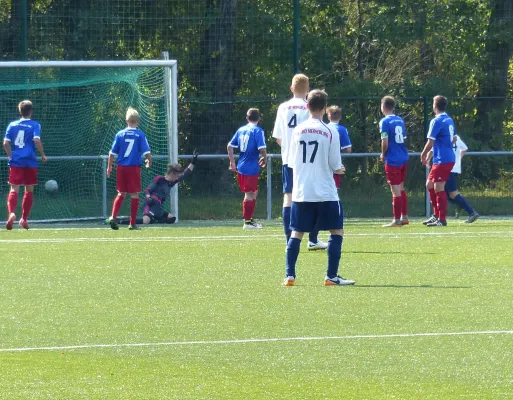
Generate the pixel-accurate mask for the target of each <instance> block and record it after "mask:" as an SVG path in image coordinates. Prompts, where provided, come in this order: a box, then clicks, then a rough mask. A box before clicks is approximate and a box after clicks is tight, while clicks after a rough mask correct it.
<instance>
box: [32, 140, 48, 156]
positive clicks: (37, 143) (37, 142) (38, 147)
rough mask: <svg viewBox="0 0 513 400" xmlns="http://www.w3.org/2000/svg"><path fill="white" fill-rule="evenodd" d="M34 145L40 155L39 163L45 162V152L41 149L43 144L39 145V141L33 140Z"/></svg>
mask: <svg viewBox="0 0 513 400" xmlns="http://www.w3.org/2000/svg"><path fill="white" fill-rule="evenodd" d="M34 144H35V145H36V148H37V151H39V154H41V161H43V162H46V160H48V158H47V157H46V154H45V151H44V149H43V143H41V139H39V138H37V137H36V138H34Z"/></svg>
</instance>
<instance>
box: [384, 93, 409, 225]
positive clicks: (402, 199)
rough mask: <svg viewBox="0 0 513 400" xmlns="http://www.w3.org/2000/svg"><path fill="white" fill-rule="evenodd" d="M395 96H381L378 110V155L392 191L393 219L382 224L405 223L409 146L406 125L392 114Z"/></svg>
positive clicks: (406, 218)
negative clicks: (379, 151) (406, 142)
mask: <svg viewBox="0 0 513 400" xmlns="http://www.w3.org/2000/svg"><path fill="white" fill-rule="evenodd" d="M394 109H395V99H394V98H393V97H392V96H385V97H383V98H382V99H381V112H382V113H383V115H384V118H382V119H381V121H379V131H380V134H381V155H380V157H379V158H380V159H381V161H383V162H384V163H385V174H386V177H387V182H388V184H389V185H390V190H391V192H392V210H393V214H394V219H393V221H392V222H391V223H390V224H386V225H383V227H398V226H403V225H408V195H407V194H406V191H405V190H404V181H405V179H406V171H407V170H408V150H407V149H406V146H405V144H404V139H406V126H405V125H404V121H403V119H402V118H401V117H398V116H397V115H395V114H394Z"/></svg>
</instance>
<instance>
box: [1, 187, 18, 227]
mask: <svg viewBox="0 0 513 400" xmlns="http://www.w3.org/2000/svg"><path fill="white" fill-rule="evenodd" d="M19 192H20V185H11V190H10V191H9V195H8V196H7V222H6V223H5V229H7V230H8V231H10V230H11V229H12V228H13V226H14V221H15V220H16V206H17V205H18V193H19Z"/></svg>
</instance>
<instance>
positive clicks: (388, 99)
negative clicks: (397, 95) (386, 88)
mask: <svg viewBox="0 0 513 400" xmlns="http://www.w3.org/2000/svg"><path fill="white" fill-rule="evenodd" d="M381 105H382V106H383V108H384V109H385V110H388V111H392V110H393V109H394V108H395V99H394V98H393V97H392V96H385V97H383V98H382V99H381Z"/></svg>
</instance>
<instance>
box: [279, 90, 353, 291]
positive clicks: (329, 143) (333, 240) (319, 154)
mask: <svg viewBox="0 0 513 400" xmlns="http://www.w3.org/2000/svg"><path fill="white" fill-rule="evenodd" d="M327 100H328V95H327V94H326V93H325V92H323V91H322V90H313V91H311V92H310V93H309V94H308V97H307V104H308V110H309V113H310V118H309V119H308V120H307V121H305V122H303V123H302V124H300V125H298V126H297V127H296V128H295V129H294V131H293V132H292V137H291V146H290V149H289V151H290V153H289V157H288V160H287V161H288V163H289V166H290V167H292V168H293V170H294V185H293V188H292V207H291V218H290V227H291V229H292V233H291V237H290V239H289V241H288V243H287V256H286V277H285V280H284V281H283V286H294V284H295V279H296V261H297V258H298V255H299V248H300V246H301V239H302V238H303V234H304V232H311V231H312V229H315V228H319V229H322V230H329V231H330V233H331V235H330V238H329V241H328V268H327V272H326V278H325V279H324V284H325V285H326V286H343V285H353V284H354V283H355V281H353V280H349V279H344V278H342V277H340V276H338V268H339V263H340V256H341V252H342V237H343V234H344V230H343V228H344V213H343V209H342V204H341V203H340V200H339V198H338V192H337V188H336V186H335V181H334V180H333V173H336V174H339V175H341V174H343V173H344V166H343V165H342V161H341V158H340V138H339V134H338V132H336V131H335V130H334V129H332V128H329V127H328V126H327V125H326V124H325V123H324V122H322V118H323V116H324V114H325V113H326V105H327Z"/></svg>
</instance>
